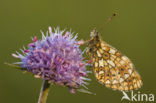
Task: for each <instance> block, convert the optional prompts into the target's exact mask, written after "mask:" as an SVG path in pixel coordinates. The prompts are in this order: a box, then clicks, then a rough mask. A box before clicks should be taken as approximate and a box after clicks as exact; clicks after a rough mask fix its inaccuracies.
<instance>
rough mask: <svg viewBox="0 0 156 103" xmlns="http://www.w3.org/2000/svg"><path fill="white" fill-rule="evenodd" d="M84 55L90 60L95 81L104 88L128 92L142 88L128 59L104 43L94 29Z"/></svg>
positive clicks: (138, 77)
mask: <svg viewBox="0 0 156 103" xmlns="http://www.w3.org/2000/svg"><path fill="white" fill-rule="evenodd" d="M86 53H87V55H88V56H89V57H90V58H91V59H92V63H93V66H94V74H95V77H96V79H97V80H98V81H99V82H100V83H101V84H104V85H105V86H106V87H108V88H112V89H114V90H119V91H129V90H135V89H138V88H140V87H141V86H142V80H141V77H140V75H139V74H138V73H137V71H136V70H135V67H134V65H133V63H132V62H131V61H130V59H129V58H128V57H126V56H125V55H123V54H122V53H120V52H119V51H118V50H117V49H115V48H114V47H112V46H110V45H109V44H107V43H106V42H104V41H103V40H102V39H101V38H100V36H99V34H98V32H96V29H94V30H93V31H92V32H91V39H90V40H89V41H88V48H87V51H86Z"/></svg>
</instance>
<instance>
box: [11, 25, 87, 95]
mask: <svg viewBox="0 0 156 103" xmlns="http://www.w3.org/2000/svg"><path fill="white" fill-rule="evenodd" d="M49 34H50V35H49ZM63 34H65V35H63ZM48 35H49V36H48ZM76 39H77V35H75V36H73V33H71V32H64V31H60V30H59V29H58V28H57V29H55V30H54V32H52V29H51V27H49V33H48V32H47V35H46V36H45V35H44V33H43V32H42V39H41V40H37V37H34V39H33V43H30V44H29V45H28V49H25V48H24V50H21V51H22V52H23V54H20V53H18V52H17V54H12V55H13V56H14V57H16V58H19V59H20V60H21V62H17V63H18V64H19V65H20V66H21V67H22V68H24V69H25V70H26V71H28V72H31V73H32V74H33V75H34V76H35V77H36V78H42V79H43V80H48V81H49V82H51V83H55V84H58V85H62V86H67V87H68V88H69V89H70V91H71V92H72V93H75V90H76V89H78V88H79V87H80V86H83V87H85V88H86V86H85V85H86V84H88V83H87V82H86V80H90V79H88V78H86V77H87V74H88V72H89V71H87V70H86V65H87V64H86V63H85V62H84V61H83V57H82V54H83V53H82V51H81V50H80V48H79V45H78V41H77V40H76ZM82 91H83V90H82Z"/></svg>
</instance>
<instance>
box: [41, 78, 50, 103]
mask: <svg viewBox="0 0 156 103" xmlns="http://www.w3.org/2000/svg"><path fill="white" fill-rule="evenodd" d="M49 87H50V84H49V83H48V81H47V80H44V81H43V84H42V87H41V91H40V97H39V99H38V103H46V100H47V96H48V92H49Z"/></svg>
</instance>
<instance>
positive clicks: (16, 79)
mask: <svg viewBox="0 0 156 103" xmlns="http://www.w3.org/2000/svg"><path fill="white" fill-rule="evenodd" d="M114 11H117V12H118V16H117V17H115V18H114V19H113V21H111V23H109V24H108V25H107V26H106V27H105V29H103V30H102V31H100V33H101V34H102V38H103V40H105V41H106V42H108V43H109V44H111V45H113V46H114V47H116V48H117V49H119V50H120V51H121V52H122V53H124V54H126V55H127V56H128V57H129V58H130V59H131V60H132V61H133V63H134V64H135V66H136V69H137V71H138V72H139V73H140V74H141V76H142V79H143V82H144V85H143V87H142V88H141V89H139V91H140V92H141V93H147V94H148V93H153V94H156V88H155V87H156V82H155V80H156V66H155V61H156V55H155V52H156V46H155V44H156V28H155V27H156V1H155V0H3V1H2V0H1V1H0V36H1V37H0V47H1V51H0V66H1V67H0V103H37V100H38V95H39V91H40V86H41V83H42V80H40V79H35V78H33V77H32V76H30V75H27V74H23V73H22V72H21V71H18V70H15V69H13V68H11V67H8V66H6V65H4V62H6V61H7V62H11V63H12V62H15V61H17V60H16V59H14V58H13V57H12V56H11V53H14V52H15V51H16V50H17V51H19V48H21V47H23V45H25V46H26V45H27V44H28V43H29V42H31V39H30V37H32V36H35V35H36V36H38V37H39V38H41V33H40V30H43V31H44V32H46V31H47V29H48V26H52V27H57V26H60V27H61V28H62V29H64V28H67V29H70V28H72V30H73V31H74V32H77V33H79V39H81V38H83V39H89V37H90V36H89V34H90V31H91V30H92V29H93V28H94V27H97V29H99V28H100V27H101V26H102V25H103V24H104V23H105V22H106V20H107V19H108V17H110V16H111V15H112V13H113V12H114ZM90 69H91V68H90ZM90 78H92V81H91V82H90V85H89V86H88V87H89V89H90V91H92V92H94V93H96V95H89V94H85V93H80V92H77V93H76V94H70V93H69V91H68V89H67V88H63V87H58V86H52V87H51V90H50V93H49V96H48V101H47V103H62V102H63V103H119V102H120V100H121V97H122V93H121V92H118V91H112V90H111V89H108V88H106V87H105V86H103V85H100V84H99V83H98V82H97V81H96V80H95V78H94V75H93V74H91V75H90ZM123 102H127V101H126V100H124V101H123Z"/></svg>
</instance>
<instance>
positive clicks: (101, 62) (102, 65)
mask: <svg viewBox="0 0 156 103" xmlns="http://www.w3.org/2000/svg"><path fill="white" fill-rule="evenodd" d="M99 67H104V61H103V59H101V60H99Z"/></svg>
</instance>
